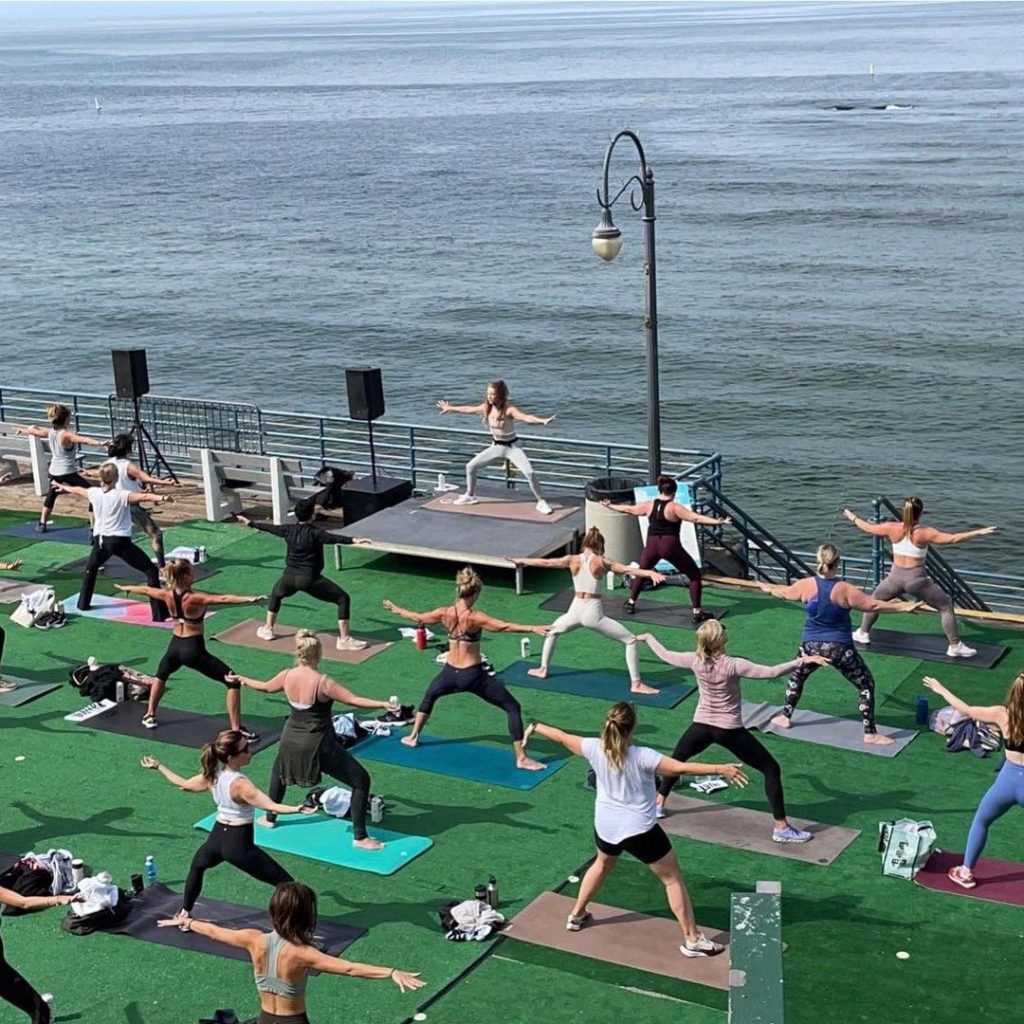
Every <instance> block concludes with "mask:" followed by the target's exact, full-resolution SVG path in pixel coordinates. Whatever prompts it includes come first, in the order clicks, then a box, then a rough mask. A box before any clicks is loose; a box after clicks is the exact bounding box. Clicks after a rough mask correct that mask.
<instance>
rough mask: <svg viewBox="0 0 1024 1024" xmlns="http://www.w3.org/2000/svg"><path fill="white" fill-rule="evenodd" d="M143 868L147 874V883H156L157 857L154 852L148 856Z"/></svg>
mask: <svg viewBox="0 0 1024 1024" xmlns="http://www.w3.org/2000/svg"><path fill="white" fill-rule="evenodd" d="M142 870H143V873H144V874H145V876H146V885H156V859H155V858H154V857H153V855H152V854H150V855H149V856H148V857H147V858H146V864H145V867H143V869H142Z"/></svg>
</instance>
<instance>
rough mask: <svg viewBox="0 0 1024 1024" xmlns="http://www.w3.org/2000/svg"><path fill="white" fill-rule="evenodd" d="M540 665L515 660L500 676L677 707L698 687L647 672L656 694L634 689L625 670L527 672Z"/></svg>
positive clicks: (535, 686) (534, 686) (533, 685)
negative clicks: (539, 674) (537, 674)
mask: <svg viewBox="0 0 1024 1024" xmlns="http://www.w3.org/2000/svg"><path fill="white" fill-rule="evenodd" d="M530 668H536V665H533V664H531V663H530V662H528V661H514V662H512V664H511V665H509V666H508V668H506V669H502V671H501V672H499V673H498V676H499V678H501V679H502V680H503V681H504V682H506V683H508V684H509V685H510V686H528V687H529V688H530V689H531V690H547V691H548V692H549V693H571V694H573V696H576V697H593V698H594V699H595V700H603V701H605V702H607V703H615V701H617V700H628V701H631V702H632V703H633V704H646V705H649V706H650V707H656V708H674V707H675V706H676V705H677V704H679V703H680V702H681V701H684V700H686V698H687V697H689V696H690V694H691V693H693V691H694V690H695V689H696V687H695V686H686V685H684V684H683V683H670V682H667V681H666V679H665V677H664V675H663V674H662V675H661V676H660V677H654V678H650V677H648V676H644V682H645V683H647V685H648V686H657V687H658V692H657V693H654V694H643V693H630V691H629V677H628V675H627V674H626V673H625V672H608V671H603V670H601V669H586V668H552V669H549V670H548V677H547V679H537V678H536V677H535V676H531V675H527V673H526V670H527V669H530Z"/></svg>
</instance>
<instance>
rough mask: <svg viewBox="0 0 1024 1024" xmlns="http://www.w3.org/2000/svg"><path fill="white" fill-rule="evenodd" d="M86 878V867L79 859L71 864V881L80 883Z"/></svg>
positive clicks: (76, 883)
mask: <svg viewBox="0 0 1024 1024" xmlns="http://www.w3.org/2000/svg"><path fill="white" fill-rule="evenodd" d="M83 878H85V865H84V864H83V863H82V861H80V860H79V859H78V858H77V857H76V858H75V859H74V860H73V861H72V862H71V880H72V881H73V882H74V883H75V885H78V883H79V882H80V881H81V880H82V879H83Z"/></svg>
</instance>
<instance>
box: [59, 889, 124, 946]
mask: <svg viewBox="0 0 1024 1024" xmlns="http://www.w3.org/2000/svg"><path fill="white" fill-rule="evenodd" d="M131 909H132V894H131V893H130V892H125V890H124V889H121V888H120V887H119V888H118V890H117V904H116V906H113V907H104V908H103V909H102V910H97V911H96V912H95V913H92V914H81V915H79V914H76V913H75V912H74V911H72V910H69V911H68V916H67V917H65V918H64V919H63V920H62V921H61V922H60V926H61V928H62V929H63V930H64V931H66V932H70V933H71V934H72V935H91V934H92V933H93V932H96V931H102V930H103V929H104V928H112V927H113V926H114V925H115V924H120V923H121V922H122V921H123V920H124V919H125V918H126V917H127V916H128V913H129V911H130V910H131Z"/></svg>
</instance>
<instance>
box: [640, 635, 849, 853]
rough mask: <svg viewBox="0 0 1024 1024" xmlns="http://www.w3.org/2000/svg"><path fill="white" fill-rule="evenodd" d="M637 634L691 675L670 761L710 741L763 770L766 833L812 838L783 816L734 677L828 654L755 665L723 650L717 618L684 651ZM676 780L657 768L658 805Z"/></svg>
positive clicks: (773, 674) (773, 766)
mask: <svg viewBox="0 0 1024 1024" xmlns="http://www.w3.org/2000/svg"><path fill="white" fill-rule="evenodd" d="M637 640H640V641H642V642H643V643H645V644H647V645H648V647H650V649H651V650H652V651H653V652H654V653H655V654H656V655H657V656H658V657H659V658H661V660H662V661H664V662H666V663H667V664H669V665H675V666H676V667H677V668H685V669H686V670H687V671H689V672H692V673H693V674H694V676H695V677H696V679H697V687H698V689H699V691H700V699H699V701H698V702H697V710H696V711H695V712H694V713H693V724H692V725H691V726H690V727H689V728H688V729H687V730H686V732H684V733H683V735H682V736H681V737H680V738H679V742H678V743H677V744H676V746H675V749H674V750H673V751H672V757H673V758H674V759H675V760H676V761H689V760H690V758H691V757H696V756H697V755H698V754H702V753H703V752H704V751H705V750H707V748H708V747H709V746H711V744H712V743H717V744H718V745H719V746H720V747H725V749H726V750H728V751H729V753H730V754H732V756H733V757H735V758H738V759H739V760H740V761H742V762H743V763H744V764H745V765H749V767H751V768H753V769H754V770H755V771H758V772H760V773H761V774H762V775H763V776H764V793H765V796H766V797H767V798H768V804H769V806H770V807H771V810H772V816H773V817H774V818H775V828H774V829H773V830H772V839H773V840H774V841H775V842H776V843H806V842H807V841H808V840H810V839H813V838H814V837H813V836H812V835H811V833H810V832H805V831H804V830H803V829H799V828H795V827H794V826H792V825H791V824H790V823H789V819H788V818H787V817H786V803H785V800H784V798H783V795H782V769H781V768H780V767H779V762H778V761H776V760H775V758H774V757H772V755H771V754H769V753H768V751H767V750H766V749H765V747H764V744H762V743H761V741H760V740H759V739H757V737H756V736H754V734H753V733H752V732H750V731H749V730H748V729H745V728H744V727H743V714H742V703H743V701H742V698H741V696H740V680H742V679H776V678H778V677H779V676H783V675H785V674H786V673H787V672H792V671H793V670H794V669H797V668H800V667H801V666H802V665H808V664H809V665H819V666H820V665H827V664H829V661H828V659H827V658H823V657H822V656H821V655H820V654H809V655H802V656H801V657H799V658H794V659H793V660H792V661H786V662H783V664H781V665H758V664H756V663H755V662H752V661H747V659H746V658H734V657H732V656H731V655H728V654H726V653H725V645H726V643H727V642H728V636H727V634H726V631H725V627H724V626H723V625H722V624H721V623H720V622H719V621H718V620H717V619H709V620H708V621H707V622H702V623H701V624H700V626H699V627H698V629H697V650H696V652H695V653H692V654H691V653H690V652H689V651H685V652H684V651H670V650H668V649H667V648H665V647H663V646H662V645H661V644H660V643H659V642H658V640H657V639H656V638H655V637H654V636H652V635H651V634H650V633H643V634H641V635H640V636H638V637H637ZM678 781H679V780H678V778H677V777H676V776H674V775H667V774H665V773H662V774H661V780H660V782H659V783H658V808H659V811H660V809H661V808H662V807H663V806H664V805H665V801H666V799H668V795H669V793H671V792H672V789H673V787H674V786H675V785H676V783H677V782H678Z"/></svg>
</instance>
